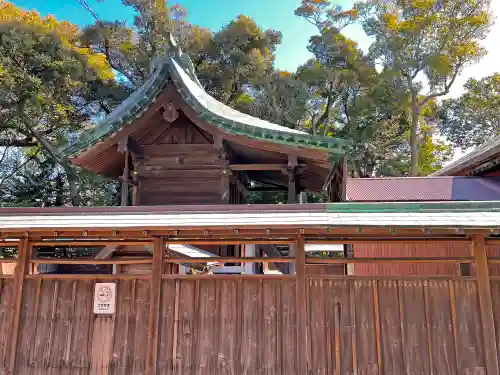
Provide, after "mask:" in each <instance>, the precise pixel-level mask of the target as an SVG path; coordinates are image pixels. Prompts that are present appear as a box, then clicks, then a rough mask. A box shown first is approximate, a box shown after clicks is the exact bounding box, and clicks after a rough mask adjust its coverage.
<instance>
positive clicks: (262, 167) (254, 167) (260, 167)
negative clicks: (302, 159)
mask: <svg viewBox="0 0 500 375" xmlns="http://www.w3.org/2000/svg"><path fill="white" fill-rule="evenodd" d="M300 166H302V167H305V165H302V164H301V165H300ZM229 168H231V170H233V171H282V170H284V169H287V168H288V164H230V165H229Z"/></svg>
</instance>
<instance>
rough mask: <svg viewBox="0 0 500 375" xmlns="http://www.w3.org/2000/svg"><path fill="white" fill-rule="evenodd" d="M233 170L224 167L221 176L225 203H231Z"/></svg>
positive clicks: (222, 198) (221, 190)
mask: <svg viewBox="0 0 500 375" xmlns="http://www.w3.org/2000/svg"><path fill="white" fill-rule="evenodd" d="M230 192H231V170H230V169H229V168H224V169H223V170H222V176H221V189H220V196H221V200H222V203H223V204H229V203H231V202H230V198H231V193H230Z"/></svg>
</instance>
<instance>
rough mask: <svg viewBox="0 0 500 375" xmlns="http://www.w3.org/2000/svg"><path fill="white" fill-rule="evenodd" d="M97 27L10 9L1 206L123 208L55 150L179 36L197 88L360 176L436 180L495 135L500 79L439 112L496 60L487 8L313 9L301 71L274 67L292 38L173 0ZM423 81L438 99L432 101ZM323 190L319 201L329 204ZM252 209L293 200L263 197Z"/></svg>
mask: <svg viewBox="0 0 500 375" xmlns="http://www.w3.org/2000/svg"><path fill="white" fill-rule="evenodd" d="M76 1H77V2H78V3H79V4H81V5H82V6H83V7H84V8H85V9H86V10H87V11H89V12H91V14H92V15H93V16H94V18H95V23H94V24H92V25H88V26H87V27H85V28H84V29H83V30H79V29H78V28H77V27H76V26H74V25H72V24H70V23H68V22H65V21H62V22H60V21H57V20H56V19H55V18H54V17H40V15H39V14H38V13H37V12H36V11H31V12H26V11H23V10H21V9H19V8H17V7H16V6H14V5H12V4H10V3H7V2H5V1H2V0H0V189H2V192H3V193H5V194H3V195H2V197H1V198H0V205H28V206H29V205H36V206H54V205H68V204H71V203H72V204H80V203H81V202H84V204H89V205H113V204H117V202H118V195H119V186H118V185H117V184H116V183H113V182H111V181H107V180H105V179H102V178H100V177H96V176H94V175H92V174H90V173H87V172H84V171H80V170H76V169H75V168H74V167H72V166H71V164H70V163H69V162H68V161H67V160H65V159H64V157H63V156H62V155H60V154H59V153H58V151H57V149H58V147H59V146H62V145H64V144H66V143H68V142H69V140H70V139H71V138H72V137H73V136H74V135H75V133H78V132H81V131H82V130H83V129H84V128H86V127H88V126H92V125H93V124H94V122H95V121H96V119H97V118H99V117H101V116H103V115H104V114H106V113H109V112H110V111H111V110H112V109H113V108H114V107H116V105H118V103H120V102H121V101H122V100H123V99H124V98H126V97H127V96H128V95H129V94H130V92H131V91H132V90H134V89H135V88H137V87H138V86H140V85H141V84H142V83H143V82H144V81H145V80H146V79H147V78H148V75H149V71H150V64H151V61H152V59H153V58H154V57H155V56H156V55H158V54H162V53H163V51H164V47H165V44H166V43H167V38H168V37H169V34H170V33H171V34H173V36H174V37H175V38H176V40H177V41H179V44H180V46H181V48H182V49H183V51H184V52H186V53H188V54H189V55H190V57H191V59H192V60H193V62H194V65H195V69H196V71H197V74H198V77H199V79H200V82H201V83H202V84H203V85H204V87H205V89H206V90H207V92H208V93H209V94H210V95H212V96H214V97H215V98H216V99H218V100H219V101H221V102H223V103H225V104H227V105H229V106H231V107H233V108H236V109H238V110H241V111H243V112H246V113H249V114H251V115H253V116H256V117H259V118H262V119H265V120H268V121H271V122H275V123H278V124H281V125H284V126H288V127H291V128H299V129H301V130H305V131H308V132H310V133H311V134H314V135H324V136H333V137H345V138H349V139H351V140H352V141H353V147H352V149H351V150H350V153H349V158H348V160H349V171H350V175H352V176H358V177H370V176H374V175H384V176H389V175H408V174H410V173H411V174H420V175H426V174H430V173H432V172H434V171H435V170H436V169H438V168H440V166H441V165H442V164H443V163H444V162H445V161H446V160H447V159H448V158H449V157H450V156H451V148H450V146H449V145H447V144H446V143H444V142H442V141H440V140H439V138H437V136H436V135H437V134H436V132H437V131H436V129H435V127H434V124H435V123H436V119H437V120H438V121H437V122H438V123H439V125H440V131H441V132H442V133H443V134H445V135H447V136H448V137H449V138H450V140H451V141H452V142H453V143H454V145H456V146H459V147H469V146H471V145H477V144H479V143H481V142H483V141H484V140H485V139H487V138H489V137H491V136H493V135H496V134H498V132H499V131H498V112H499V108H498V107H500V100H499V95H500V94H499V89H500V86H499V82H500V78H499V77H497V75H495V76H493V77H488V78H486V79H483V80H481V81H474V80H471V81H469V83H468V85H467V89H468V92H467V93H466V94H465V95H464V96H462V97H461V98H459V99H455V100H448V101H445V102H444V103H443V105H442V106H440V105H439V104H438V103H437V102H436V101H435V99H436V98H438V97H440V96H442V95H445V94H446V93H448V91H449V89H450V88H451V86H452V85H453V83H454V81H455V77H456V76H457V75H458V74H460V72H461V71H462V69H463V68H464V67H465V66H467V65H468V64H471V63H473V62H475V61H477V60H478V59H479V58H481V57H482V56H483V55H484V54H485V50H484V49H483V48H482V47H480V45H479V42H480V41H481V39H482V38H484V36H485V35H486V33H487V31H488V30H489V26H490V23H491V20H490V18H491V17H490V16H489V13H488V1H487V0H476V1H461V0H411V1H404V2H403V1H400V0H370V1H365V2H363V3H359V4H355V5H354V7H353V8H352V9H347V10H344V9H342V8H341V7H339V6H335V5H332V4H331V3H330V2H329V1H327V0H302V2H301V4H300V5H299V7H298V8H297V9H296V11H295V14H296V15H297V16H299V17H302V18H304V19H305V20H306V21H307V22H309V23H311V24H313V25H314V26H315V27H316V29H317V33H316V34H315V35H313V36H312V37H311V38H310V40H309V44H308V46H307V48H308V51H309V52H310V53H311V54H312V58H311V59H310V60H308V61H306V62H304V64H302V65H301V66H300V67H299V68H298V69H297V71H296V72H286V71H279V70H276V69H275V68H274V60H275V53H276V49H277V47H278V46H279V44H280V43H281V33H279V32H278V31H276V30H264V29H262V28H261V27H260V26H259V25H257V24H256V23H255V21H254V20H252V19H251V18H249V17H246V16H244V15H240V16H238V17H237V18H236V19H234V20H232V21H230V22H229V23H228V24H227V25H226V26H224V27H223V28H222V29H221V30H219V31H217V32H212V31H210V30H207V29H204V28H201V27H199V26H197V25H193V24H191V23H189V22H188V21H187V11H186V9H184V8H182V7H180V6H178V5H174V6H169V5H168V4H167V2H166V1H165V0H124V1H123V3H124V4H125V5H126V6H130V7H132V8H133V9H134V10H135V12H136V17H135V19H134V25H133V27H129V26H127V24H126V23H125V22H123V21H122V20H117V21H114V22H104V21H102V20H101V19H100V18H99V16H98V15H97V14H96V13H94V12H93V11H92V7H91V3H90V2H88V1H87V0H76ZM355 23H357V24H361V25H362V26H363V28H364V29H365V31H366V32H367V33H368V34H369V35H372V36H373V37H374V43H373V44H372V46H371V48H370V51H369V53H368V54H365V53H363V51H361V50H360V49H359V47H358V45H357V44H356V42H355V41H353V40H351V39H349V38H347V37H346V35H344V34H343V31H344V30H345V28H346V27H349V26H350V25H352V24H355ZM422 76H424V77H425V79H426V80H427V82H428V85H427V86H428V87H429V90H428V91H427V92H423V88H422V87H423V85H422V84H421V82H420V79H421V77H422ZM323 199H324V197H323V196H322V195H321V194H318V195H314V196H310V197H309V200H310V201H322V200H323ZM250 200H251V201H252V202H255V203H256V202H267V203H271V202H285V201H286V197H285V196H284V195H283V194H281V193H276V192H269V193H262V192H255V193H254V194H252V196H251V197H250Z"/></svg>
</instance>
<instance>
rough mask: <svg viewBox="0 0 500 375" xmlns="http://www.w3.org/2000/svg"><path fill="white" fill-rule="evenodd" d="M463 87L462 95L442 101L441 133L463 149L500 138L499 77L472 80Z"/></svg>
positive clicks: (439, 113) (439, 116)
mask: <svg viewBox="0 0 500 375" xmlns="http://www.w3.org/2000/svg"><path fill="white" fill-rule="evenodd" d="M464 87H465V89H466V92H465V93H464V94H463V95H462V96H460V97H459V98H456V99H449V100H445V101H444V102H443V104H442V106H441V108H440V110H439V112H438V122H439V127H440V131H441V132H442V134H443V135H445V136H446V137H447V138H448V139H449V140H450V141H451V142H452V143H453V145H454V146H455V147H460V148H462V149H466V148H469V147H474V146H479V145H481V144H482V143H484V142H486V141H488V140H490V139H492V138H493V137H495V136H498V135H500V74H499V73H495V74H494V75H492V76H489V77H485V78H482V79H480V80H476V79H473V78H471V79H469V81H468V82H467V83H466V84H465V86H464Z"/></svg>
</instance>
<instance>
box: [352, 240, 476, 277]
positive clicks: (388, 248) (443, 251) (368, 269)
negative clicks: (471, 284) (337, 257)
mask: <svg viewBox="0 0 500 375" xmlns="http://www.w3.org/2000/svg"><path fill="white" fill-rule="evenodd" d="M353 248H354V256H355V257H356V258H378V257H388V258H415V257H443V258H446V257H470V256H472V253H471V252H472V248H471V244H470V243H465V242H464V243H456V242H455V243H449V244H447V243H442V242H441V243H434V244H432V243H429V244H405V243H394V244H366V245H365V244H356V245H353ZM354 270H355V271H354V272H355V275H357V276H406V275H442V276H457V275H458V270H459V267H458V265H456V264H429V263H427V264H426V263H412V264H394V263H393V264H356V265H355V267H354Z"/></svg>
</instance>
